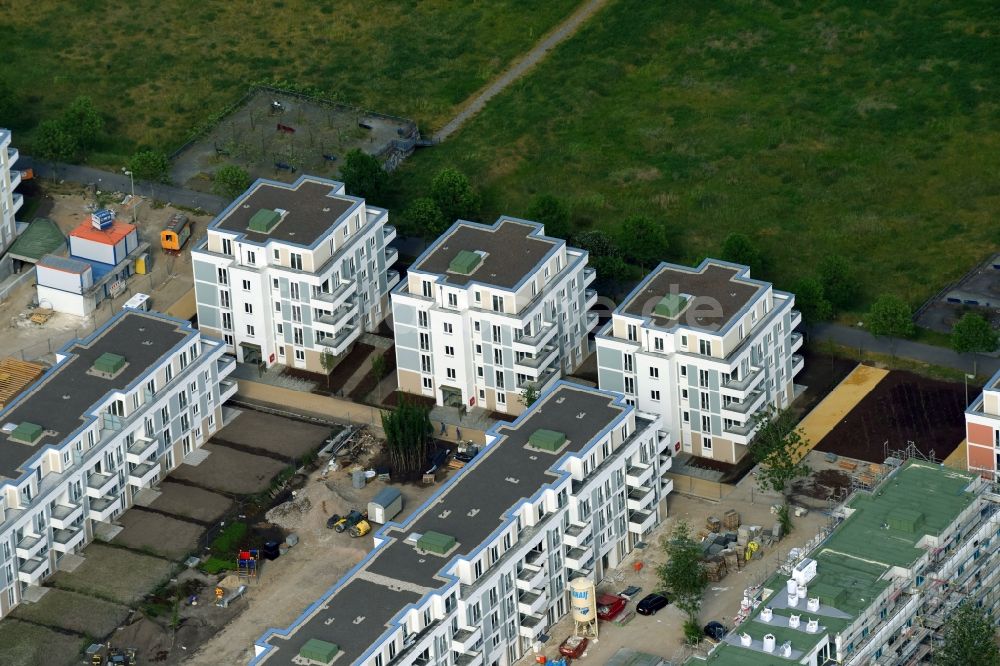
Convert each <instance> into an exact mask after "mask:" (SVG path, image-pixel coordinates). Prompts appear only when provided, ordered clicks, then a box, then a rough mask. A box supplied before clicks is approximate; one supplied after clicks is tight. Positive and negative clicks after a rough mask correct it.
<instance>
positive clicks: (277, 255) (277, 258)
mask: <svg viewBox="0 0 1000 666" xmlns="http://www.w3.org/2000/svg"><path fill="white" fill-rule="evenodd" d="M279 259H281V252H280V251H278V248H274V260H275V261H278V260H279Z"/></svg>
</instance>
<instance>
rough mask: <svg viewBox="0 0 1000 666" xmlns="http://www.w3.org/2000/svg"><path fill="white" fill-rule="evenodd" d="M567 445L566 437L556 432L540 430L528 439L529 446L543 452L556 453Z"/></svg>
mask: <svg viewBox="0 0 1000 666" xmlns="http://www.w3.org/2000/svg"><path fill="white" fill-rule="evenodd" d="M565 443H566V435H564V434H563V433H561V432H556V431H555V430H546V429H545V428H539V429H538V430H536V431H535V432H533V433H531V436H530V437H528V444H531V445H532V446H533V447H535V448H536V449H541V450H543V451H549V452H552V453H554V452H556V451H558V450H559V447H560V446H562V445H563V444H565Z"/></svg>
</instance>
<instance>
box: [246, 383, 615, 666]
mask: <svg viewBox="0 0 1000 666" xmlns="http://www.w3.org/2000/svg"><path fill="white" fill-rule="evenodd" d="M619 400H620V398H619V397H618V396H616V395H614V394H612V393H609V392H606V391H600V390H598V389H593V388H588V387H584V386H579V385H576V384H570V383H566V382H560V383H558V384H556V386H555V387H554V388H553V389H552V390H551V391H549V392H547V393H546V394H544V395H543V396H542V397H541V398H539V400H538V402H536V403H535V405H533V406H532V408H531V409H530V410H528V411H526V412H525V413H524V414H522V416H521V417H520V418H518V420H517V421H515V422H514V423H512V424H506V425H502V426H499V427H496V428H495V429H494V430H493V431H491V432H492V433H494V434H496V435H498V436H499V437H500V439H498V440H497V441H496V442H495V443H494V444H492V445H490V446H489V447H487V448H486V449H485V450H484V451H483V452H482V453H480V455H479V456H477V457H476V458H474V459H473V461H472V463H470V464H468V465H466V466H465V467H464V468H462V469H461V470H460V471H459V472H457V473H456V475H455V476H454V477H452V479H451V480H450V481H448V482H447V483H446V485H445V486H444V487H443V488H442V489H441V490H439V491H438V492H437V493H436V494H435V495H434V496H433V497H431V498H430V499H429V500H428V501H427V502H426V503H425V504H424V505H423V506H422V507H421V508H420V509H419V510H418V511H417V512H416V513H414V514H413V515H412V516H410V517H409V518H408V519H407V520H406V522H405V523H403V524H402V525H401V526H397V525H393V524H389V525H388V526H387V527H385V528H383V529H382V530H381V531H380V532H379V536H380V538H383V539H386V540H387V541H386V542H385V543H383V544H382V545H381V546H380V547H378V548H377V549H376V550H375V551H374V552H373V553H372V554H371V555H370V556H369V557H368V559H367V560H365V561H364V562H362V563H361V564H360V565H359V566H358V567H357V568H356V569H355V570H354V571H353V572H351V573H350V574H349V575H348V576H346V577H345V578H343V579H342V580H341V581H340V582H338V584H337V586H336V587H335V588H334V590H333V591H332V592H330V593H328V594H327V595H324V597H322V598H321V599H320V600H319V601H317V602H316V604H314V606H313V607H312V608H311V609H310V610H308V611H307V612H306V613H304V614H303V618H302V619H300V620H299V621H298V624H293V625H292V626H291V627H290V628H289V629H288V631H287V636H282V635H281V634H280V633H272V634H270V636H269V637H268V636H265V638H267V642H268V643H270V644H271V645H273V646H275V648H277V649H276V650H275V651H273V652H272V653H270V654H269V655H268V657H267V659H266V662H267V664H268V665H269V666H270V665H271V664H289V665H291V664H293V663H294V661H293V659H294V657H295V656H296V655H297V654H298V650H299V648H300V647H301V646H302V645H304V644H305V643H306V641H308V640H309V639H310V638H319V639H321V640H324V641H329V642H331V643H336V644H337V645H340V646H341V647H342V648H343V649H344V650H345V652H346V653H347V654H346V656H347V660H346V661H345V663H352V662H354V661H356V660H357V659H359V658H360V657H361V656H362V655H363V654H364V652H365V651H366V650H367V649H368V648H369V647H371V646H372V645H373V644H375V643H376V642H377V641H378V639H379V637H380V636H381V635H382V634H383V633H384V632H385V631H386V630H387V628H388V627H387V623H388V621H389V620H390V619H392V618H393V617H395V615H396V613H398V612H400V611H403V610H404V608H405V607H406V606H407V605H408V604H411V603H415V602H416V601H417V600H419V599H420V598H422V597H423V596H424V595H425V594H426V593H428V592H430V591H432V590H436V589H439V588H443V587H445V586H447V585H449V584H450V583H451V580H450V579H449V578H448V577H447V576H446V575H445V574H443V573H442V571H443V570H444V569H446V568H448V565H449V563H450V562H451V561H452V559H453V558H454V557H456V556H467V555H469V554H470V553H473V552H474V551H476V550H477V549H479V548H480V547H481V546H482V545H483V544H484V541H485V540H486V539H487V538H488V537H489V536H490V535H491V534H493V533H494V532H496V531H497V530H498V529H499V528H500V527H501V526H502V525H503V524H504V523H506V522H507V520H506V519H505V517H504V516H505V514H506V513H508V512H509V511H510V510H511V509H512V508H513V507H514V506H515V505H516V504H519V503H520V502H521V501H522V500H526V499H529V498H531V497H533V496H535V495H536V494H537V493H538V492H539V491H540V490H541V489H542V488H543V486H545V485H547V484H548V483H551V482H553V481H556V480H557V479H558V478H559V477H560V473H558V472H555V471H553V467H554V466H556V464H557V463H558V462H559V461H561V460H562V459H563V458H564V456H565V455H566V454H568V453H577V452H579V451H581V450H583V449H585V448H586V447H587V445H588V444H590V443H591V442H592V441H594V440H595V439H596V438H597V437H599V436H600V435H602V433H604V432H605V430H606V429H608V428H609V427H610V426H612V425H613V424H614V423H615V422H616V420H618V419H619V417H621V416H622V415H624V414H625V413H626V412H627V411H628V410H631V409H632V408H631V407H628V406H627V405H625V404H624V403H621V402H619ZM540 428H544V429H549V430H558V431H560V432H563V433H565V435H566V438H567V443H566V444H565V446H564V447H563V448H562V449H560V450H559V451H557V452H555V453H547V452H545V451H541V450H538V449H527V448H525V447H526V445H527V444H528V438H529V437H530V436H531V434H532V433H533V432H535V431H536V430H538V429H540ZM431 531H433V532H438V533H441V534H445V535H448V536H451V537H454V538H455V539H456V540H457V542H458V543H457V546H456V547H455V549H454V550H453V551H452V552H450V553H448V554H446V555H445V556H443V557H439V556H436V555H433V554H428V553H418V552H417V551H416V549H415V548H414V546H413V544H412V543H410V542H408V541H407V538H408V537H411V535H415V534H421V535H422V534H426V533H427V532H431ZM362 583H363V585H362ZM362 587H363V588H364V593H358V592H357V590H359V589H360V588H362ZM376 588H380V589H376ZM387 606H391V607H392V609H394V611H393V612H389V609H387ZM331 618H332V620H331ZM356 618H364V621H362V622H359V623H356V622H355V619H356ZM272 631H273V630H272Z"/></svg>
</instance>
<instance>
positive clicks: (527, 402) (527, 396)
mask: <svg viewBox="0 0 1000 666" xmlns="http://www.w3.org/2000/svg"><path fill="white" fill-rule="evenodd" d="M537 400H538V386H536V385H535V384H534V383H532V382H528V383H527V384H525V385H524V388H523V389H522V390H521V404H522V405H524V406H525V407H531V406H532V405H533V404H535V401H537Z"/></svg>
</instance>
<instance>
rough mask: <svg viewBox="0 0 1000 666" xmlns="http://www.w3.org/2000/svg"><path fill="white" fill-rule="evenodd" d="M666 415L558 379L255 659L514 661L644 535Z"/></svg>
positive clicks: (440, 663)
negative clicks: (573, 593)
mask: <svg viewBox="0 0 1000 666" xmlns="http://www.w3.org/2000/svg"><path fill="white" fill-rule="evenodd" d="M660 422H661V420H660V418H659V417H656V416H651V415H646V414H642V413H640V412H639V411H638V410H636V409H635V408H634V407H632V406H630V405H627V404H625V403H624V402H623V401H622V399H621V397H620V396H616V395H613V394H611V393H607V392H604V391H600V390H598V389H593V388H587V387H583V386H579V385H576V384H570V383H567V382H558V383H557V384H555V385H554V387H552V388H551V389H550V390H549V391H547V392H546V393H544V394H543V395H542V396H540V398H539V399H538V401H537V402H536V403H535V404H534V405H532V406H531V407H530V408H529V409H528V410H527V411H525V412H524V413H523V414H522V415H521V416H520V417H519V418H518V419H517V420H516V421H515V422H514V423H511V424H504V425H500V426H497V427H495V428H494V429H493V430H491V431H490V432H489V433H488V437H487V445H486V447H485V448H484V449H483V450H482V451H481V452H480V453H479V455H477V456H476V457H475V458H474V459H473V460H472V462H470V463H469V464H468V465H466V466H465V467H464V468H463V469H462V470H461V471H459V472H458V473H457V474H456V475H455V476H454V477H453V478H451V479H450V480H449V481H448V482H447V483H446V484H445V485H444V487H443V488H441V489H440V490H439V491H438V492H437V493H436V494H435V495H434V496H433V497H431V498H430V499H429V500H428V501H427V502H426V503H425V504H424V505H423V506H421V507H419V508H417V509H416V510H415V511H414V512H413V513H412V515H410V516H409V517H408V518H406V519H405V520H404V521H401V522H400V523H390V524H388V525H386V526H385V527H383V528H382V529H381V530H380V531H379V532H378V533H377V534H376V535H375V549H374V550H373V551H372V552H371V553H370V554H369V555H368V556H367V557H366V558H365V559H364V560H363V561H362V562H360V563H359V564H358V565H357V566H355V567H354V569H352V571H351V572H349V573H348V575H347V576H345V577H344V578H343V579H342V580H341V581H339V582H338V583H337V584H336V585H335V586H334V587H333V588H331V589H330V590H329V591H328V592H327V593H325V594H324V595H323V597H321V598H320V599H318V600H317V601H316V602H315V603H314V604H313V605H312V606H310V607H309V608H308V609H307V610H306V611H305V612H304V613H303V614H302V616H300V617H299V619H298V620H296V622H295V623H294V624H293V625H292V626H290V627H288V628H287V629H281V630H278V629H272V630H269V631H268V632H267V633H266V634H265V635H264V636H262V637H261V638H260V639H258V641H257V643H256V645H255V650H256V658H255V659H254V661H253V662H252V663H253V664H267V666H276V665H281V664H288V665H291V664H296V663H302V662H301V661H300V658H301V657H303V656H305V653H306V652H307V651H308V652H309V653H310V654H321V655H323V657H322V658H320V659H319V660H318V663H330V661H334V660H335V661H336V662H337V663H342V664H344V665H345V666H348V665H351V664H354V665H361V664H364V665H365V666H388V665H389V664H393V666H396V665H399V666H408V665H410V664H417V665H421V666H426V665H428V664H434V665H436V666H451V665H461V666H479V665H480V664H497V665H499V666H507V665H508V664H512V663H514V662H515V661H517V660H518V659H519V658H521V657H522V656H524V655H525V654H528V653H530V651H531V646H532V645H533V644H534V643H535V642H536V641H537V640H538V639H539V636H540V635H541V634H543V633H545V631H546V630H547V629H548V628H549V627H551V626H552V625H553V624H554V623H555V622H556V621H557V620H558V619H559V618H560V617H562V616H563V615H564V614H566V613H567V612H569V609H570V604H569V598H568V584H569V581H570V580H572V579H574V578H577V577H587V578H590V579H592V580H595V581H600V580H602V579H603V578H604V577H605V576H607V575H609V574H610V573H611V570H612V569H614V568H615V567H618V566H620V565H621V564H622V561H623V559H624V558H625V557H626V556H627V555H628V554H629V553H630V552H631V551H632V549H633V548H634V547H635V545H636V544H637V543H638V542H639V541H641V540H642V539H644V538H648V536H647V535H648V534H649V532H650V530H652V529H653V528H654V527H655V526H656V525H657V524H658V523H659V522H660V519H661V517H662V516H663V515H664V512H665V510H666V496H667V494H668V493H669V492H670V491H671V489H672V487H673V486H672V483H671V481H670V480H669V479H667V478H666V474H665V473H666V471H667V470H669V469H670V464H671V458H670V455H669V453H670V451H669V446H670V441H669V438H668V437H667V436H666V433H664V432H663V431H662V429H661V426H660Z"/></svg>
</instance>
